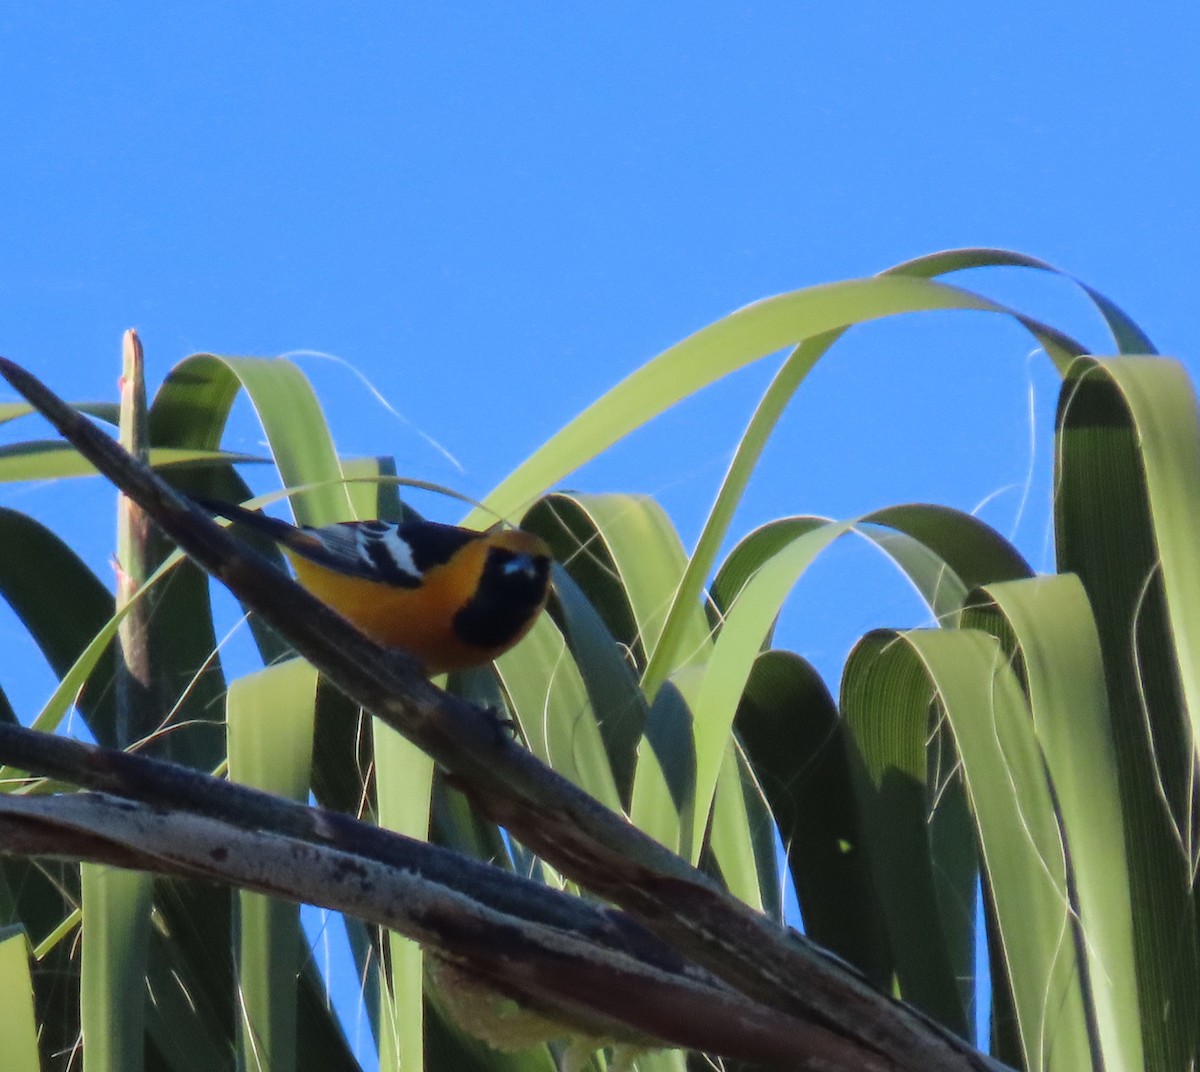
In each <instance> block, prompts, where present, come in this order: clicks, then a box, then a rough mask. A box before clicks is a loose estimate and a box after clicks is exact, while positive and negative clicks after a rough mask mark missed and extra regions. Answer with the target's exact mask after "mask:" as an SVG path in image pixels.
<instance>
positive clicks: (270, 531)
mask: <svg viewBox="0 0 1200 1072" xmlns="http://www.w3.org/2000/svg"><path fill="white" fill-rule="evenodd" d="M192 502H194V503H195V504H196V505H197V506H199V507H200V509H201V510H207V511H208V512H209V513H210V514H216V515H217V517H224V518H228V519H229V520H230V521H232V522H233V523H234V524H235V525H244V526H245V527H246V528H248V529H251V530H252V531H254V532H261V533H262V534H263V535H264V536H269V537H271V539H273V540H278V541H280V542H281V543H290V542H291V541H292V539H293V538H294V537H295V536H296V535H297V530H296V526H295V525H290V524H288V523H287V522H286V521H280V520H279V518H277V517H271V515H270V514H264V513H262V512H261V511H259V510H247V509H246V507H244V506H239V505H237V504H236V503H229V502H222V501H221V500H220V499H205V498H202V497H201V496H199V495H193V496H192Z"/></svg>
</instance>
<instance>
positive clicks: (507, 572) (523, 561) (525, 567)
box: [500, 555, 534, 577]
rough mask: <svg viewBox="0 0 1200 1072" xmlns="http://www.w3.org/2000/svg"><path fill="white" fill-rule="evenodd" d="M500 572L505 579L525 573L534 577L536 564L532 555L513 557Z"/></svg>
mask: <svg viewBox="0 0 1200 1072" xmlns="http://www.w3.org/2000/svg"><path fill="white" fill-rule="evenodd" d="M500 572H501V573H503V574H504V576H505V577H513V576H515V575H516V574H518V573H525V574H528V575H529V576H531V577H532V576H533V573H534V563H533V556H532V555H513V557H512V558H510V559H509V560H508V561H507V562H505V563H504V565H503V566H501V567H500Z"/></svg>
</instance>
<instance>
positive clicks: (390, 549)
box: [198, 500, 550, 674]
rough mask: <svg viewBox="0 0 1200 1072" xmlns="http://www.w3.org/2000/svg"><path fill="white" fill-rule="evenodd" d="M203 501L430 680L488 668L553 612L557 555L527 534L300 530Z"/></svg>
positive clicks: (418, 525)
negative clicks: (260, 539)
mask: <svg viewBox="0 0 1200 1072" xmlns="http://www.w3.org/2000/svg"><path fill="white" fill-rule="evenodd" d="M198 502H199V504H200V505H201V506H202V507H203V508H204V509H206V510H209V511H211V512H212V513H214V514H218V515H220V516H221V517H226V518H228V519H229V520H230V521H233V522H235V523H236V524H240V525H245V526H246V527H247V528H250V529H254V530H257V531H258V532H261V533H264V534H265V535H267V536H269V537H271V539H273V540H275V541H276V542H277V543H279V544H280V546H281V547H282V549H283V551H284V553H285V554H286V555H287V557H288V559H289V560H290V561H291V563H292V568H293V569H295V571H296V578H297V580H299V581H300V583H301V584H302V585H304V587H305V588H307V589H308V590H309V591H310V592H312V593H313V595H315V596H316V597H317V598H318V599H320V600H322V601H323V602H325V603H328V604H329V606H331V607H332V608H333V609H334V610H336V611H337V612H338V613H339V614H341V615H342V617H344V618H346V619H347V620H349V621H350V622H352V623H353V624H354V625H355V626H357V627H358V628H359V629H361V630H362V631H363V632H364V633H366V634H367V636H369V637H371V638H372V639H373V640H376V641H378V642H379V643H381V644H386V645H388V646H389V647H397V648H404V649H405V650H406V651H408V652H410V653H411V654H412V655H415V656H416V657H417V659H419V660H420V662H421V664H422V666H423V667H424V668H425V671H426V673H428V674H439V673H442V672H444V671H447V670H463V669H466V668H467V667H471V666H481V665H483V664H484V663H487V662H490V661H491V660H492V659H494V658H496V656H498V655H501V654H503V653H504V652H506V651H508V649H509V648H511V647H512V646H513V645H514V644H516V643H517V641H518V640H520V639H521V638H522V637H523V636H524V635H525V634H526V633H527V632H529V630H530V628H531V627H532V625H533V623H534V621H535V620H536V619H537V616H538V614H539V613H540V612H541V610H542V608H543V607H544V606H545V605H546V597H547V595H548V593H549V583H550V548H549V547H547V546H546V543H545V541H543V540H542V539H541V538H540V537H538V536H535V535H533V534H532V533H529V532H523V531H521V530H520V529H507V530H505V529H491V530H489V531H488V532H475V531H473V530H471V529H463V528H458V527H457V526H455V525H440V524H437V523H436V522H433V521H403V522H398V523H397V522H388V521H343V522H340V523H339V524H336V525H323V526H321V527H319V528H311V527H307V526H304V527H298V526H296V525H290V524H288V523H287V522H286V521H280V520H278V519H277V518H273V517H269V516H268V515H266V514H261V513H257V512H255V511H253V510H247V509H246V508H245V507H242V506H234V505H232V504H230V503H222V502H212V501H209V500H198Z"/></svg>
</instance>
